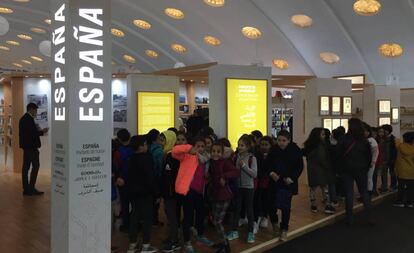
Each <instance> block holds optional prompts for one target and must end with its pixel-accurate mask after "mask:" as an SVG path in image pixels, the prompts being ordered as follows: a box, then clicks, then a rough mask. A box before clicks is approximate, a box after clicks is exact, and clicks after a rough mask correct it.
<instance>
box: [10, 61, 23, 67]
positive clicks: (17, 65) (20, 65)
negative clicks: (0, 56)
mask: <svg viewBox="0 0 414 253" xmlns="http://www.w3.org/2000/svg"><path fill="white" fill-rule="evenodd" d="M12 64H13V66H16V67H18V68H23V65H22V64H20V63H15V62H13V63H12Z"/></svg>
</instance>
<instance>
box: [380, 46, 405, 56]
mask: <svg viewBox="0 0 414 253" xmlns="http://www.w3.org/2000/svg"><path fill="white" fill-rule="evenodd" d="M378 51H379V53H380V54H381V55H382V56H385V57H399V56H401V55H402V54H403V53H404V49H403V48H402V46H400V45H399V44H397V43H386V44H382V45H381V46H380V47H379V48H378Z"/></svg>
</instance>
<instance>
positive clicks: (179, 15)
mask: <svg viewBox="0 0 414 253" xmlns="http://www.w3.org/2000/svg"><path fill="white" fill-rule="evenodd" d="M164 12H165V15H167V16H169V17H170V18H173V19H183V18H184V12H182V11H181V10H179V9H174V8H167V9H165V11H164Z"/></svg>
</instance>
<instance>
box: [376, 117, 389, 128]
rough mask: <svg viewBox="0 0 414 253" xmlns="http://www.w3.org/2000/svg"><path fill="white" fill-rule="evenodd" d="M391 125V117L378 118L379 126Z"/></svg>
mask: <svg viewBox="0 0 414 253" xmlns="http://www.w3.org/2000/svg"><path fill="white" fill-rule="evenodd" d="M383 125H391V117H378V126H383Z"/></svg>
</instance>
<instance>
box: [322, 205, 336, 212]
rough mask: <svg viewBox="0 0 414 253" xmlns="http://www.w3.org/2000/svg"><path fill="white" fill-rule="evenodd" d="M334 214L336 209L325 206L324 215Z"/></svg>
mask: <svg viewBox="0 0 414 253" xmlns="http://www.w3.org/2000/svg"><path fill="white" fill-rule="evenodd" d="M335 212H336V209H335V208H334V207H333V206H330V205H328V206H326V207H325V213H326V214H334V213H335Z"/></svg>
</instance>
